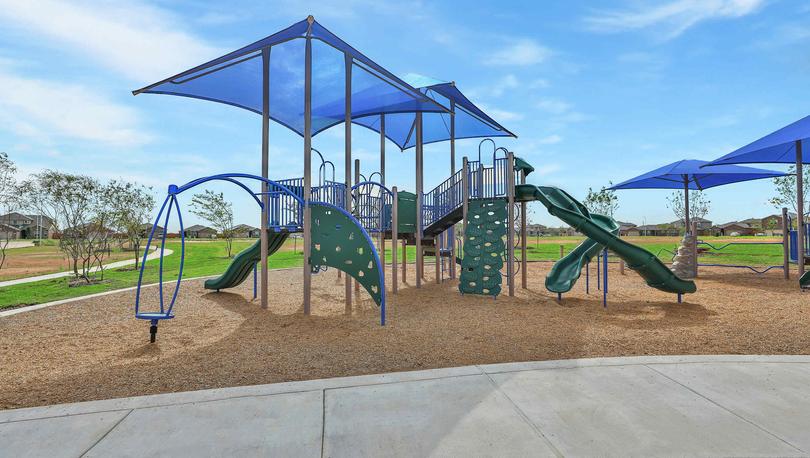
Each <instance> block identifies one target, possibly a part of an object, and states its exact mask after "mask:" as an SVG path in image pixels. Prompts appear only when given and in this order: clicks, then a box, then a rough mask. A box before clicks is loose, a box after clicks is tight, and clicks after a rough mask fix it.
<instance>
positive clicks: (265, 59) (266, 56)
mask: <svg viewBox="0 0 810 458" xmlns="http://www.w3.org/2000/svg"><path fill="white" fill-rule="evenodd" d="M269 156H270V48H264V49H262V178H264V179H265V180H267V179H268V178H269V177H268V168H269V163H270V157H269ZM269 191H270V189H269V186H268V185H267V181H262V221H261V224H260V225H259V228H260V229H259V230H260V231H261V232H260V233H259V237H260V242H259V244H260V249H261V264H262V275H261V290H260V291H261V292H260V295H259V297H260V299H259V302H260V304H261V307H262V308H263V309H266V308H267V285H268V283H269V282H268V279H269V274H270V272H269V269H268V266H267V250H268V248H269V245H270V243H269V240H268V234H267V230H268V229H269V227H268V224H269V218H270V196H269V195H268V192H269Z"/></svg>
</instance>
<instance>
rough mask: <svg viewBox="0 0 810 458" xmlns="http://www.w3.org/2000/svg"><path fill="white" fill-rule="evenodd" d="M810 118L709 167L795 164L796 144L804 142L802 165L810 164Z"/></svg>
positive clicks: (722, 158) (789, 125)
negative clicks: (721, 165)
mask: <svg viewBox="0 0 810 458" xmlns="http://www.w3.org/2000/svg"><path fill="white" fill-rule="evenodd" d="M808 140H810V116H806V117H804V118H802V119H800V120H798V121H796V122H794V123H793V124H788V125H787V126H785V127H783V128H781V129H779V130H777V131H775V132H772V133H770V134H768V135H766V136H764V137H762V138H760V139H759V140H757V141H755V142H753V143H749V144H748V145H746V146H743V147H742V148H740V149H738V150H737V151H734V152H731V153H728V154H726V155H725V156H723V157H721V158H720V159H715V160H714V161H711V162H710V163H708V164H706V165H707V166H715V165H720V164H775V163H779V164H795V163H796V142H797V141H801V142H802V163H805V162H810V143H809V142H808Z"/></svg>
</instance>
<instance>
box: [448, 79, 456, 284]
mask: <svg viewBox="0 0 810 458" xmlns="http://www.w3.org/2000/svg"><path fill="white" fill-rule="evenodd" d="M453 84H454V85H455V83H453ZM455 173H456V102H454V101H451V102H450V176H451V177H452V176H453V175H455ZM447 234H448V239H447V242H448V244H449V245H450V247H449V248H450V278H456V225H455V224H454V225H452V226H450V229H448V231H447Z"/></svg>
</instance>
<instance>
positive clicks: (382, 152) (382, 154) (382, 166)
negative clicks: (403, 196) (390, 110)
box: [380, 114, 385, 186]
mask: <svg viewBox="0 0 810 458" xmlns="http://www.w3.org/2000/svg"><path fill="white" fill-rule="evenodd" d="M380 184H382V185H383V186H385V115H384V114H381V115H380Z"/></svg>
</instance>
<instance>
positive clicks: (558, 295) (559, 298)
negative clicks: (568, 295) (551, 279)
mask: <svg viewBox="0 0 810 458" xmlns="http://www.w3.org/2000/svg"><path fill="white" fill-rule="evenodd" d="M557 302H562V293H557Z"/></svg>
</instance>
